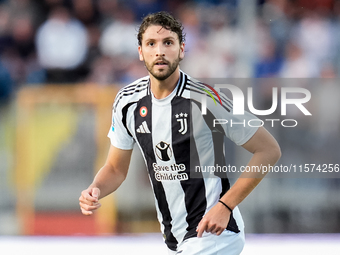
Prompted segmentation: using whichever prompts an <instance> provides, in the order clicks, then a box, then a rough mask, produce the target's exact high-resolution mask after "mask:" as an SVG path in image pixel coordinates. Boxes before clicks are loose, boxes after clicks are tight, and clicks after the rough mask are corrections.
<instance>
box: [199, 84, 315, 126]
mask: <svg viewBox="0 0 340 255" xmlns="http://www.w3.org/2000/svg"><path fill="white" fill-rule="evenodd" d="M209 88H210V89H211V90H212V91H213V92H214V94H216V96H217V98H218V99H219V100H220V102H221V99H220V96H219V94H218V92H219V91H220V89H228V90H229V91H230V92H231V94H232V99H233V109H232V114H233V115H244V114H245V101H246V100H245V95H244V93H243V91H242V90H241V89H240V88H239V87H237V86H235V85H231V84H216V85H215V89H213V88H212V87H211V86H209ZM202 90H204V91H206V90H205V89H202ZM206 92H207V93H208V94H209V96H210V97H211V98H212V99H213V101H214V103H215V104H216V100H215V99H214V96H213V95H212V93H210V92H209V91H206ZM278 92H279V90H278V88H277V87H274V88H272V105H271V107H270V108H269V109H265V110H258V109H256V108H255V107H254V103H253V88H251V87H248V88H247V98H246V99H247V106H248V109H249V111H250V112H251V113H252V114H254V115H257V116H269V115H271V114H273V113H274V112H275V111H276V110H277V109H278V107H280V110H281V116H286V115H287V105H294V106H295V107H297V108H298V109H299V110H300V111H301V112H302V113H303V114H304V115H305V116H311V115H312V114H311V113H310V111H308V109H307V108H306V107H305V105H304V104H306V103H307V102H309V101H310V99H311V93H310V91H309V90H308V89H305V88H298V87H282V88H281V90H280V92H281V93H280V94H281V96H280V97H279V93H278ZM289 95H295V96H296V95H299V98H294V99H293V98H289ZM279 99H280V103H279ZM201 105H202V106H201V107H202V108H201V113H202V115H206V114H207V96H206V95H205V94H202V97H201ZM221 105H222V102H221ZM265 121H266V122H269V123H271V126H272V127H274V126H275V123H276V122H279V123H281V125H282V126H283V127H296V126H297V125H298V122H297V120H295V119H283V120H281V119H265V120H261V119H251V120H248V121H247V122H246V121H245V120H244V121H243V122H237V123H236V122H234V123H233V122H232V121H231V120H228V119H214V120H213V125H214V127H215V126H216V125H226V124H230V125H231V127H232V126H233V125H243V126H246V125H248V126H250V127H260V126H263V125H264V122H265Z"/></svg>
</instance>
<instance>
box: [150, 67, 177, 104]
mask: <svg viewBox="0 0 340 255" xmlns="http://www.w3.org/2000/svg"><path fill="white" fill-rule="evenodd" d="M179 74H180V72H179V67H177V69H176V70H175V71H174V72H173V74H171V75H170V76H169V77H168V78H167V79H166V80H163V81H160V80H158V79H156V78H155V77H153V76H152V75H150V88H151V91H152V93H153V95H154V96H155V98H157V99H162V98H165V97H167V96H168V95H170V94H171V92H172V91H173V90H174V89H175V88H176V85H177V83H178V80H179Z"/></svg>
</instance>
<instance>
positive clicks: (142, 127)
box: [136, 121, 151, 134]
mask: <svg viewBox="0 0 340 255" xmlns="http://www.w3.org/2000/svg"><path fill="white" fill-rule="evenodd" d="M136 131H137V133H142V134H150V133H151V132H150V130H149V128H148V125H147V124H146V121H143V122H142V125H140V126H139V128H137V130H136Z"/></svg>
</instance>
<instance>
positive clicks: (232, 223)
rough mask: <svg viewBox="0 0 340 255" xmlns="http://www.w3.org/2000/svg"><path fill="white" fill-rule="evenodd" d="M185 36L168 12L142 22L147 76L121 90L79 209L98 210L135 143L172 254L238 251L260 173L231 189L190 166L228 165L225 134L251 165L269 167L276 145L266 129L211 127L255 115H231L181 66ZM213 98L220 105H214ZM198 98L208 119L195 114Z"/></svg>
mask: <svg viewBox="0 0 340 255" xmlns="http://www.w3.org/2000/svg"><path fill="white" fill-rule="evenodd" d="M182 31H183V27H182V24H181V23H180V22H179V21H178V20H176V19H175V18H173V17H172V16H171V15H170V14H168V13H166V12H159V13H154V14H150V15H148V16H146V17H145V18H144V19H143V21H142V24H141V26H140V28H139V33H138V43H139V47H138V52H139V58H140V60H141V61H144V64H145V67H146V68H147V70H148V72H149V76H147V77H144V78H141V79H139V80H137V81H135V82H133V83H131V84H130V85H128V86H126V87H124V88H122V89H121V90H120V91H119V92H118V94H117V96H116V99H115V102H114V105H113V122H112V127H111V129H110V131H109V134H108V136H109V138H110V140H111V147H110V150H109V153H108V157H107V160H106V163H105V164H104V166H103V167H102V168H101V169H100V170H99V172H98V173H97V175H96V176H95V178H94V180H93V182H92V184H91V185H90V186H89V187H88V188H87V189H86V190H84V191H82V193H81V196H80V198H79V201H80V207H81V211H82V213H83V214H85V215H92V214H93V211H95V210H97V209H98V208H99V207H100V203H99V199H101V198H102V197H105V196H106V195H108V194H110V193H111V192H113V191H115V190H116V189H117V188H118V187H119V186H120V185H121V183H122V182H123V181H124V179H125V177H126V175H127V171H128V167H129V162H130V157H131V152H132V148H133V146H134V143H137V145H138V146H139V148H140V150H141V152H142V155H143V157H144V160H145V162H146V165H147V169H148V172H149V177H150V181H151V184H152V188H153V191H154V195H155V204H156V209H157V217H158V220H159V222H160V225H161V230H162V232H163V234H164V235H163V236H164V240H165V243H166V245H167V247H168V250H169V254H181V255H193V254H205V255H209V254H217V255H218V254H240V252H241V251H242V249H243V246H244V225H243V221H242V217H241V215H240V212H239V209H238V207H237V205H238V204H239V203H240V202H241V201H242V200H243V199H244V198H245V197H246V196H247V195H248V194H249V193H250V192H251V191H252V190H253V189H254V188H255V187H256V186H257V185H258V183H259V182H260V181H261V179H262V177H263V176H260V177H259V176H255V177H248V178H239V179H238V180H237V181H236V182H235V183H234V185H233V186H232V187H230V184H229V181H228V179H227V178H224V177H221V176H220V177H219V176H218V174H217V175H215V174H213V173H207V172H205V171H201V172H199V171H198V172H197V171H196V172H195V169H197V168H196V167H197V166H226V162H225V155H224V147H223V146H224V145H223V141H224V139H223V138H224V137H225V136H226V137H228V138H229V139H230V140H232V141H233V142H235V143H236V144H238V145H240V146H242V147H243V148H245V149H246V150H248V151H250V152H251V153H253V155H252V158H251V159H250V161H249V162H248V166H249V167H252V166H261V165H274V164H275V163H276V162H277V160H278V159H279V158H280V155H281V154H280V153H281V152H280V148H279V146H278V144H277V142H276V140H275V139H274V138H273V137H272V136H271V135H270V134H269V133H268V132H267V131H266V130H265V129H264V128H263V127H259V128H254V127H247V126H243V125H234V126H230V125H213V122H212V121H213V120H214V119H229V120H230V121H234V123H243V122H242V121H244V123H246V120H247V119H250V118H252V119H253V118H254V116H252V115H251V114H250V113H246V114H245V115H244V116H237V115H233V114H232V102H231V101H230V100H229V99H228V98H226V97H225V96H223V95H222V94H220V95H219V96H217V94H213V88H212V87H210V86H206V85H204V84H203V83H200V82H199V81H196V80H194V79H192V78H191V77H190V76H189V75H187V74H186V73H184V72H183V71H181V70H180V69H179V62H180V61H181V60H182V59H183V57H184V47H185V44H184V35H183V33H182ZM212 61H213V59H212ZM207 64H208V63H207ZM206 91H208V92H210V93H209V94H208V93H206ZM202 95H203V96H202ZM210 95H213V97H215V98H214V99H216V101H217V100H218V101H219V102H220V103H218V104H214V102H213V99H212V97H210ZM202 97H205V102H206V108H207V111H206V114H202V113H201V112H200V110H201V109H202V103H201V102H200V101H202V100H201V99H202ZM220 99H221V100H220ZM214 101H215V100H214ZM202 102H203V101H202ZM212 102H213V103H212ZM202 169H203V167H202Z"/></svg>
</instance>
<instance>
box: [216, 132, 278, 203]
mask: <svg viewBox="0 0 340 255" xmlns="http://www.w3.org/2000/svg"><path fill="white" fill-rule="evenodd" d="M258 142H259V141H258ZM245 148H246V149H248V150H249V151H251V152H253V153H254V154H253V156H252V158H251V159H250V161H249V162H248V165H247V169H260V170H261V171H259V172H251V171H250V172H245V173H242V175H241V176H240V178H239V179H238V180H237V181H236V182H235V184H234V185H233V186H232V187H231V188H230V190H229V191H228V192H226V194H224V196H223V197H222V198H221V200H222V201H223V202H224V203H226V204H227V205H228V206H229V207H230V208H232V209H233V208H235V207H236V206H237V205H238V204H239V203H241V202H242V201H243V200H244V199H245V198H246V197H247V196H248V195H249V194H250V193H251V192H252V191H253V190H254V188H255V187H256V186H257V185H258V184H259V183H260V181H261V180H262V179H263V177H264V176H265V175H266V172H262V169H261V166H269V165H270V166H273V165H275V164H276V162H277V161H278V160H279V158H280V157H281V151H280V147H279V145H278V144H277V143H276V141H275V140H274V139H273V138H272V137H270V139H269V143H267V144H266V146H259V147H258V148H257V149H256V150H254V151H252V149H251V148H252V147H247V146H245Z"/></svg>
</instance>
